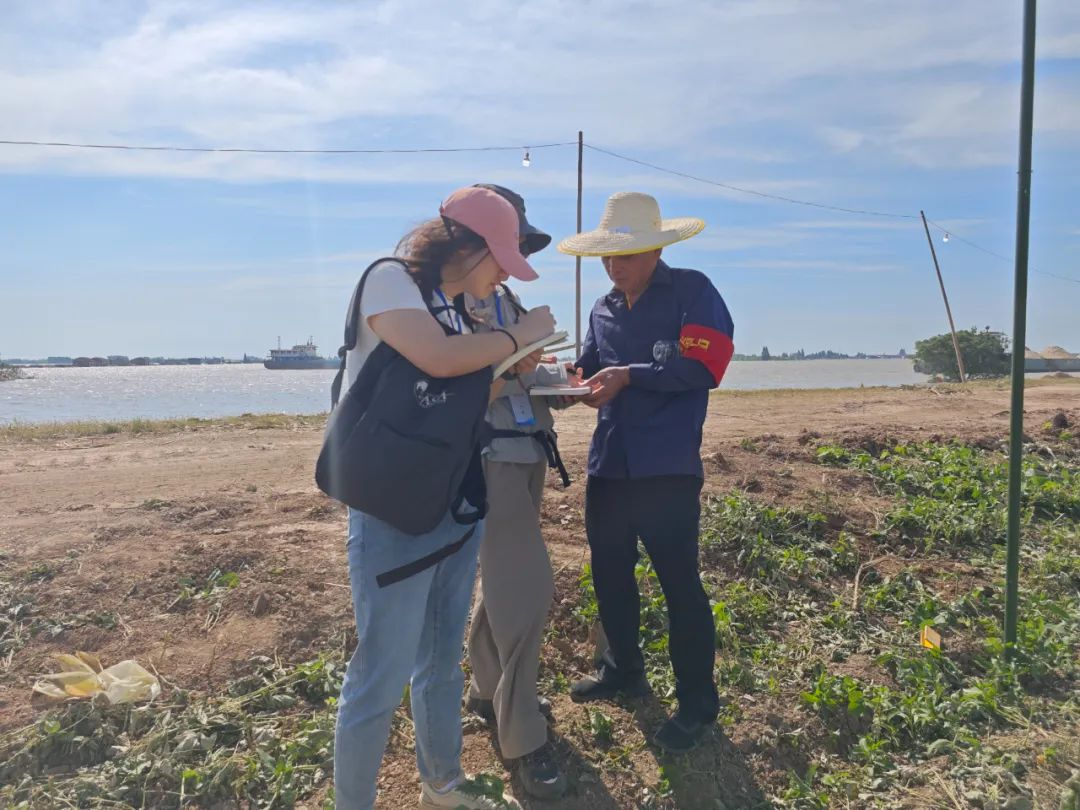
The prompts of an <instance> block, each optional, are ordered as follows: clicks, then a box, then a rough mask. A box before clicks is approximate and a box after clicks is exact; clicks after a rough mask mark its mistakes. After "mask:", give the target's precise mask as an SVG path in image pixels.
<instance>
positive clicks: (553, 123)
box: [0, 0, 1080, 186]
mask: <svg viewBox="0 0 1080 810" xmlns="http://www.w3.org/2000/svg"><path fill="white" fill-rule="evenodd" d="M118 8H122V9H130V8H132V7H131V6H122V7H117V6H114V5H112V4H103V3H101V2H100V0H83V1H82V2H79V1H78V0H53V2H51V3H39V4H34V8H33V9H29V10H24V11H23V12H22V13H21V14H16V15H15V18H14V20H12V21H10V22H9V26H10V27H9V26H5V27H6V28H7V29H8V33H7V34H4V35H0V53H2V54H4V55H3V56H0V120H2V121H4V122H6V126H5V130H6V134H7V135H8V136H9V137H21V138H42V139H59V140H90V141H115V140H124V141H129V142H131V141H149V142H153V143H183V144H214V145H226V146H265V145H274V146H291V147H300V148H325V147H338V146H355V145H376V146H378V145H384V146H388V147H390V146H406V145H430V144H482V143H501V142H507V141H509V142H511V143H513V142H515V141H521V140H522V138H523V134H524V136H525V138H526V139H543V140H570V139H572V138H573V137H574V135H575V133H576V131H577V130H578V129H579V128H580V129H584V130H585V132H586V136H587V138H588V139H589V140H591V141H593V142H596V143H603V144H608V145H611V146H612V147H614V148H616V149H622V148H625V149H635V150H643V151H649V152H656V153H658V154H662V155H669V154H670V153H672V152H683V153H685V152H687V151H688V150H691V151H690V152H689V156H690V158H691V159H688V160H678V161H676V162H679V163H689V164H696V163H698V162H706V163H716V162H719V163H720V164H725V163H727V162H738V161H745V162H754V163H758V164H766V165H768V164H772V163H784V162H786V159H787V157H788V156H789V155H790V154H791V150H790V149H789V148H786V147H776V146H772V145H769V144H764V143H761V141H760V137H756V136H754V135H753V134H747V133H746V132H745V131H743V129H740V128H745V127H751V126H755V125H757V126H766V127H768V128H770V130H771V131H773V132H775V133H778V134H787V135H788V136H790V137H791V138H795V139H798V138H800V137H805V136H806V135H807V134H809V133H812V132H817V133H818V134H819V136H820V137H822V138H824V139H825V142H826V145H827V146H829V147H830V148H831V149H834V150H838V151H840V152H842V153H849V152H856V151H864V150H875V151H877V152H880V153H881V154H882V155H885V156H891V157H892V159H896V160H900V161H902V162H905V163H914V164H916V165H943V164H953V165H984V164H987V163H1002V162H1005V161H1006V160H1007V159H1011V158H1012V152H1013V151H1015V150H1014V149H1011V148H1009V149H1006V148H1005V147H1006V146H1008V147H1011V143H1010V142H1009V136H1010V134H1011V133H1012V132H1013V130H1014V128H1015V115H1013V114H1012V112H1013V108H1014V107H1015V101H1014V98H1015V95H1016V92H1015V91H1016V81H1015V77H1013V78H1002V75H1003V74H1001V71H1000V70H999V69H1000V68H1001V67H1004V66H1009V65H1015V64H1016V62H1017V59H1018V56H1019V53H1018V50H1019V32H1018V15H1017V12H1016V9H1012V8H1010V10H1009V13H1005V14H996V13H987V11H986V9H985V7H984V4H983V3H982V2H981V0H960V1H959V2H956V3H952V4H948V5H945V6H942V5H941V4H938V3H932V2H930V0H923V1H922V2H916V3H914V4H911V3H909V4H895V3H891V2H885V0H873V2H865V3H860V4H851V3H844V2H840V0H830V1H829V2H819V3H815V4H812V5H810V4H805V3H799V2H795V0H758V2H734V3H727V4H723V5H718V4H715V3H712V2H706V1H705V0H699V1H698V2H692V1H689V0H688V2H687V3H684V5H683V6H682V7H680V9H679V11H678V13H673V12H672V11H671V10H670V8H669V6H668V5H667V4H664V3H661V2H658V1H657V2H640V3H635V4H631V5H627V4H625V3H622V2H615V0H597V2H592V3H571V2H569V1H568V0H534V2H531V3H529V4H527V5H520V6H519V5H518V4H511V3H508V2H497V1H496V0H486V1H485V2H477V3H471V4H467V5H466V6H460V5H459V6H455V5H450V4H432V3H430V2H421V0H386V1H385V2H382V3H379V4H347V5H346V4H334V5H312V4H297V3H291V2H279V3H269V2H267V3H248V4H242V5H240V6H239V7H236V8H233V9H231V10H229V11H225V12H223V11H221V9H220V8H219V7H218V6H216V5H215V4H209V3H201V2H182V3H177V2H164V0H157V1H156V2H150V3H149V4H148V5H147V6H146V9H145V11H144V12H143V13H142V14H141V15H140V16H138V17H135V18H127V19H124V18H123V12H122V11H118V10H117V9H118ZM57 19H62V20H71V21H74V22H71V23H69V24H68V25H55V24H52V25H50V21H53V20H57ZM1040 26H1041V28H1040V32H1041V33H1040V36H1041V39H1040V55H1041V56H1042V58H1044V59H1049V58H1054V59H1075V58H1077V57H1078V56H1080V8H1078V7H1077V6H1076V4H1075V3H1072V2H1068V0H1057V1H1056V2H1047V3H1045V4H1043V6H1042V7H1041V9H1040ZM1073 86H1075V81H1073V82H1071V83H1069V82H1064V81H1063V82H1061V83H1060V86H1057V87H1055V86H1053V84H1052V83H1047V84H1046V85H1045V89H1041V90H1040V92H1041V93H1044V94H1046V95H1045V100H1044V99H1043V98H1042V97H1041V98H1040V101H1041V102H1042V103H1041V104H1040V105H1039V106H1038V107H1037V110H1040V111H1041V112H1039V115H1040V126H1041V127H1042V128H1043V129H1046V130H1047V131H1050V132H1060V133H1076V132H1080V104H1076V103H1072V104H1070V103H1068V102H1069V101H1070V100H1072V101H1073V102H1075V100H1076V98H1075V91H1074V90H1072V87H1073ZM1041 87H1042V85H1041ZM733 133H737V134H733ZM808 148H812V147H808ZM0 166H4V167H7V168H8V169H9V170H20V171H77V172H84V173H121V174H147V175H155V176H159V175H164V176H196V177H216V176H220V177H223V178H224V179H234V180H241V181H248V180H253V179H280V178H286V177H300V178H312V177H314V178H315V179H318V180H332V179H334V177H336V176H338V175H340V174H344V175H345V176H346V177H348V178H350V179H351V181H352V182H379V181H380V180H381V178H382V177H383V176H385V175H386V174H388V173H392V171H393V170H396V167H393V169H379V168H372V164H371V162H368V163H362V162H348V163H344V164H343V163H342V162H341V161H338V162H337V163H335V164H334V165H329V164H325V165H323V166H317V167H313V166H312V165H311V164H310V163H305V162H303V161H297V160H296V159H293V158H283V157H280V156H277V157H275V156H260V157H259V158H251V159H249V156H248V157H240V156H231V157H224V156H211V157H205V156H203V157H191V156H187V157H185V158H184V159H183V160H179V159H177V156H167V158H165V157H163V156H161V155H132V154H122V155H101V154H96V153H87V152H75V151H69V152H62V153H48V154H42V153H41V152H39V151H34V150H29V149H24V150H18V149H5V150H3V153H2V154H0ZM430 166H431V163H430V162H429V163H428V164H427V167H428V168H430ZM416 171H418V172H419V171H422V169H419V168H418V169H416ZM433 179H437V178H433ZM559 183H560V185H563V186H565V185H567V182H566V177H565V176H560V177H559ZM760 184H761V181H759V185H760Z"/></svg>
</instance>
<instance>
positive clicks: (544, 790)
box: [514, 742, 566, 799]
mask: <svg viewBox="0 0 1080 810" xmlns="http://www.w3.org/2000/svg"><path fill="white" fill-rule="evenodd" d="M514 770H515V771H516V772H517V775H518V778H519V779H521V785H522V787H524V788H525V792H526V793H528V794H529V795H530V796H532V797H533V798H535V799H558V798H561V797H562V795H563V794H564V793H566V774H564V773H563V772H562V771H561V770H560V769H559V765H558V762H557V759H556V756H555V747H554V746H553V745H552V744H551V743H549V742H546V743H544V744H543V745H541V746H540V747H539V748H537V749H536V750H535V751H533V752H532V753H530V754H526V755H525V756H523V757H519V758H518V759H517V761H516V762H515V763H514Z"/></svg>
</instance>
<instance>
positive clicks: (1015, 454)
mask: <svg viewBox="0 0 1080 810" xmlns="http://www.w3.org/2000/svg"><path fill="white" fill-rule="evenodd" d="M1034 112H1035V0H1024V57H1023V68H1022V70H1021V79H1020V170H1019V173H1018V175H1017V180H1016V279H1015V291H1014V293H1013V345H1012V407H1011V413H1010V420H1009V422H1010V424H1009V524H1008V533H1007V545H1006V555H1005V650H1006V652H1007V653H1011V652H1012V650H1013V645H1015V644H1016V612H1017V603H1018V596H1019V583H1020V473H1021V464H1022V462H1023V457H1024V346H1025V344H1026V343H1027V281H1028V228H1029V225H1030V222H1031V129H1032V120H1033V118H1034Z"/></svg>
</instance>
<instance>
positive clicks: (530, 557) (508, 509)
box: [469, 460, 555, 759]
mask: <svg viewBox="0 0 1080 810" xmlns="http://www.w3.org/2000/svg"><path fill="white" fill-rule="evenodd" d="M484 472H485V475H486V477H487V487H488V514H487V518H486V519H485V521H484V536H483V539H482V540H481V541H480V584H479V587H478V588H477V596H476V604H475V607H474V609H473V618H472V627H471V629H470V631H469V664H470V667H471V668H472V683H471V684H470V686H469V692H470V694H471V696H472V697H475V698H482V699H485V700H491V701H492V702H493V704H494V708H495V717H496V720H497V722H498V728H499V749H500V751H501V753H502V756H503V757H504V758H506V759H516V758H518V757H521V756H524V755H525V754H529V753H532V752H533V751H535V750H536V749H537V748H539V747H540V746H541V745H543V744H544V743H545V742H546V741H547V720H546V718H545V717H544V716H543V714H541V713H540V709H539V706H538V698H537V691H536V679H537V675H538V673H539V668H540V645H541V643H542V642H543V638H544V629H545V627H546V626H547V621H548V609H549V608H550V607H551V600H552V596H553V594H554V590H555V586H554V577H553V575H552V571H551V561H550V560H549V559H548V553H547V548H546V547H545V546H544V538H543V535H542V534H541V532H540V502H541V499H542V498H543V494H544V478H545V477H546V475H547V462H546V461H543V460H541V461H538V462H535V463H532V464H513V463H509V462H500V461H487V460H485V462H484Z"/></svg>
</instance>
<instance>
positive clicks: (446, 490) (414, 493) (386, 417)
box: [315, 259, 492, 535]
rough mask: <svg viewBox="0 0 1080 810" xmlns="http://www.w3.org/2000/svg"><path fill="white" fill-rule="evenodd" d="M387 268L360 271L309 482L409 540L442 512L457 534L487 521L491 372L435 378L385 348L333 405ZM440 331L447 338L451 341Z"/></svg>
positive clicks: (451, 332) (382, 346) (426, 529)
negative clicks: (375, 279) (365, 299)
mask: <svg viewBox="0 0 1080 810" xmlns="http://www.w3.org/2000/svg"><path fill="white" fill-rule="evenodd" d="M383 261H388V260H387V259H380V260H379V261H376V262H374V263H373V264H372V265H371V266H369V267H368V268H367V270H365V271H364V274H363V276H362V277H361V278H360V281H359V283H358V284H357V285H356V289H355V291H354V292H353V296H352V300H351V302H350V303H349V314H348V317H347V319H346V324H345V344H344V345H343V346H342V347H341V348H340V349H339V350H338V356H339V357H340V358H341V368H340V369H339V370H338V373H337V376H336V377H335V378H334V382H333V385H332V386H331V404H332V406H333V410H332V411H331V413H330V419H329V421H328V422H327V425H326V435H325V437H324V439H323V446H322V451H321V452H320V453H319V459H318V462H317V463H316V466H315V481H316V483H317V484H318V486H319V489H321V490H322V491H323V492H325V493H326V494H327V495H329V496H330V497H332V498H335V499H336V500H339V501H341V502H342V503H345V504H347V505H348V506H351V507H353V508H354V509H359V510H360V511H362V512H365V513H367V514H369V515H372V516H373V517H376V518H378V519H380V520H383V521H385V522H387V523H389V524H390V525H391V526H393V527H395V528H396V529H399V530H400V531H402V532H405V533H407V534H412V535H419V534H425V533H426V532H429V531H431V530H432V529H434V528H435V527H436V526H438V525H439V523H440V522H441V521H442V519H443V518H444V517H445V516H446V513H447V510H449V511H450V512H451V514H452V515H453V516H454V518H455V519H456V520H457V521H458V522H459V523H461V524H463V525H468V524H470V523H476V522H477V521H478V520H480V518H482V517H483V516H484V514H485V513H486V511H487V490H486V486H485V484H484V475H483V468H482V466H481V461H480V450H481V447H482V445H483V444H484V442H485V441H486V433H487V425H486V422H485V421H484V414H485V413H486V411H487V406H488V396H489V393H490V389H491V381H492V376H491V368H490V367H485V368H482V369H479V370H477V371H474V372H472V373H470V374H465V375H462V376H460V377H432V376H430V375H428V374H426V373H425V372H423V371H421V370H420V369H419V368H417V367H416V366H414V365H413V364H412V363H410V362H409V361H408V360H407V359H406V358H405V357H404V356H402V355H401V354H400V353H398V352H397V351H396V350H395V349H393V348H392V347H391V346H390V345H389V344H387V343H385V342H383V343H380V344H379V345H378V346H377V347H376V348H375V350H374V351H373V352H372V353H371V355H370V356H369V357H368V358H367V361H366V362H365V363H364V366H363V368H361V369H360V374H359V376H358V377H357V378H356V381H355V382H354V383H353V384H352V386H350V388H349V390H348V391H346V393H345V395H344V396H343V397H341V399H340V401H338V396H339V394H340V391H341V381H342V378H343V376H344V372H345V357H346V354H347V353H348V351H349V350H350V349H352V348H354V347H355V346H356V342H357V339H358V336H359V334H360V297H361V295H362V294H363V290H364V283H365V282H366V281H367V277H368V275H369V274H370V273H371V271H372V269H373V268H374V267H375V266H376V265H377V264H379V263H380V262H383ZM389 261H398V260H396V259H391V260H389ZM402 266H403V267H404V263H402ZM429 309H430V307H429ZM435 315H436V313H435V310H432V317H435ZM436 320H438V318H437V317H436ZM439 325H440V326H442V327H443V329H444V331H445V332H446V333H447V335H450V336H454V335H456V334H457V332H455V331H454V330H453V329H451V328H450V327H448V326H447V325H446V324H444V323H442V322H441V321H439Z"/></svg>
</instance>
